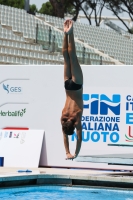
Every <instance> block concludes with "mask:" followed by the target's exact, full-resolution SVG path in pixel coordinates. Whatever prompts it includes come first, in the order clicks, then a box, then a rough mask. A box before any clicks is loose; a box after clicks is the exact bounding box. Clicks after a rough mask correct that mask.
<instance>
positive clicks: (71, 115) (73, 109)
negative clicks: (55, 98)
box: [62, 88, 83, 124]
mask: <svg viewBox="0 0 133 200" xmlns="http://www.w3.org/2000/svg"><path fill="white" fill-rule="evenodd" d="M82 93H83V89H82V88H81V89H80V90H76V91H70V90H66V102H65V106H64V108H63V110H62V120H64V119H66V120H67V119H69V120H71V119H73V120H75V122H76V124H78V122H79V121H81V117H82V112H83V100H82Z"/></svg>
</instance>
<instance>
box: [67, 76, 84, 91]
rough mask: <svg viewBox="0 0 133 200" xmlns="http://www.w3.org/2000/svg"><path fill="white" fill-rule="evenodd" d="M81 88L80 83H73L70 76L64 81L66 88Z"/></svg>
mask: <svg viewBox="0 0 133 200" xmlns="http://www.w3.org/2000/svg"><path fill="white" fill-rule="evenodd" d="M81 88H82V84H77V83H74V82H73V80H72V79H71V78H69V79H68V80H66V81H65V89H66V90H79V89H81Z"/></svg>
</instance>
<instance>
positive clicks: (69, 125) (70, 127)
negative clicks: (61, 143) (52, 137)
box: [62, 121, 75, 135]
mask: <svg viewBox="0 0 133 200" xmlns="http://www.w3.org/2000/svg"><path fill="white" fill-rule="evenodd" d="M74 123H75V122H74V121H66V122H64V123H63V124H62V130H63V132H64V133H65V134H66V135H72V134H73V133H74V129H75V127H74Z"/></svg>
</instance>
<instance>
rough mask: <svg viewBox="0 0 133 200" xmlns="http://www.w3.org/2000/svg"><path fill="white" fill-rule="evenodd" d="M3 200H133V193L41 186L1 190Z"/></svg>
mask: <svg viewBox="0 0 133 200" xmlns="http://www.w3.org/2000/svg"><path fill="white" fill-rule="evenodd" d="M0 199H2V200H5V199H6V200H22V199H23V200H38V199H39V200H133V191H130V190H112V189H97V188H89V187H84V188H81V187H61V186H39V187H23V188H12V189H2V190H0Z"/></svg>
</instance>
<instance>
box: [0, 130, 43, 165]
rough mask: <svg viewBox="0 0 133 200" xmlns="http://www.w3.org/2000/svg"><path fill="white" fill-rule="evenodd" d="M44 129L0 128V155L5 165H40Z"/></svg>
mask: <svg viewBox="0 0 133 200" xmlns="http://www.w3.org/2000/svg"><path fill="white" fill-rule="evenodd" d="M43 136H44V131H43V130H29V131H28V130H27V131H26V130H0V157H2V158H3V160H4V161H3V166H4V167H38V165H39V160H40V154H41V149H42V142H43Z"/></svg>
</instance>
